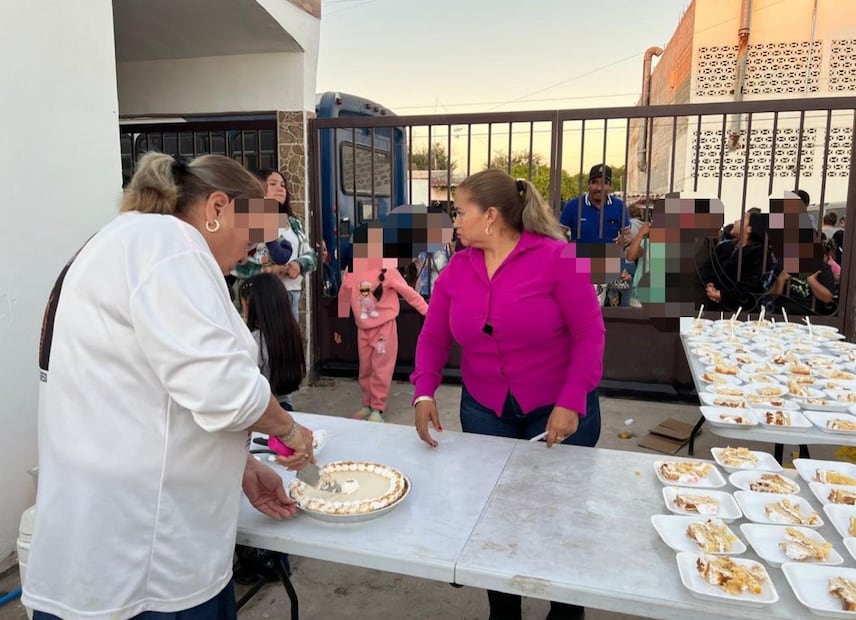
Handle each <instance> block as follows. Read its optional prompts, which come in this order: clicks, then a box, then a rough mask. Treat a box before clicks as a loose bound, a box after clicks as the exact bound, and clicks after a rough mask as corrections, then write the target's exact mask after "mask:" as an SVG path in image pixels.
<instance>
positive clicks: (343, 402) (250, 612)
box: [0, 379, 841, 620]
mask: <svg viewBox="0 0 856 620" xmlns="http://www.w3.org/2000/svg"><path fill="white" fill-rule="evenodd" d="M411 394H412V392H411V388H410V386H409V384H407V383H405V382H395V383H394V384H393V386H392V389H391V393H390V400H389V406H388V411H387V414H386V418H387V423H392V424H405V425H408V426H410V425H412V424H413V417H412V415H413V414H412V409H411V408H410V398H411ZM459 398H460V387H458V386H441V388H440V390H439V391H438V394H437V401H438V405H439V408H440V413H441V416H442V418H443V428H445V429H449V430H460V423H459V421H458V420H457V418H456V415H455V412H456V411H457V407H458V400H459ZM359 400H360V396H359V389H358V387H357V384H356V382H355V381H353V380H350V379H335V380H332V379H331V380H329V381H325V382H323V385H320V386H316V387H305V388H302V389H301V391H300V393H299V394H295V398H294V402H295V405H296V406H297V408H298V409H300V410H303V411H312V412H319V413H327V414H330V415H337V416H350V415H351V414H352V413H353V412H354V411H355V410H356V409H357V408H358V406H359ZM601 410H602V417H603V430H602V433H601V437H600V442H599V444H598V446H599V447H602V448H610V449H615V450H636V451H641V452H648V451H647V450H645V449H643V448H640V447H638V446H637V445H636V443H637V441H638V440H639V438H640V437H642V436H644V435H645V434H647V432H648V430H649V429H651V428H653V427H654V426H656V425H657V424H659V423H660V422H661V421H663V420H665V419H667V418H670V417H672V418H676V419H678V420H682V421H685V422H688V423H695V422H696V421H697V420H698V417H699V413H698V408H697V407H696V406H692V405H684V404H668V403H656V402H648V401H638V400H624V399H618V398H605V397H602V398H601ZM630 419H632V420H633V422H632V423H631V424H629V425H627V424H625V421H627V420H630ZM624 431H629V432H630V433H632V434H633V435H634V436H633V437H632V438H630V439H620V438H619V437H618V434H619V433H622V432H624ZM414 432H415V430H414ZM727 443H728V441H727V440H723V439H721V438H719V437H717V436H716V435H714V434H713V433H711V432H710V431H709V430H707V429H705V430H703V432H702V433H701V434H700V435H699V436H698V439H697V441H696V455H697V456H700V457H702V458H710V448H711V447H715V446H722V445H726V444H727ZM741 444H742V445H746V446H748V447H751V448H754V449H761V450H765V451H769V452H772V446H771V445H769V444H757V443H753V442H745V443H743V442H741ZM793 450H795V447H793V446H788V447H786V448H785V460H786V463H785V464H786V465H787V464H788V463H789V461H790V458H791V455H792V451H793ZM678 454H679V455H681V456H686V455H687V448H686V447H684V448H682V449H681V451H680V452H679V453H678ZM835 456H836V447H835V446H813V447H812V457H813V458H835ZM839 456H841V454H839ZM292 567H293V570H294V575H293V578H292V579H293V582H294V586H295V588H296V589H297V592H298V595H299V597H300V605H301V618H303V619H304V620H351V619H354V620H356V619H360V620H440V619H451V620H458V619H460V620H469V619H473V620H476V619H480V618H487V599H486V596H485V594H484V592H483V591H481V590H477V589H473V588H453V587H451V586H450V585H448V584H445V583H437V582H433V581H426V580H423V579H417V578H413V577H403V576H400V575H395V574H391V573H384V572H381V571H376V570H368V569H362V568H355V567H350V566H344V565H340V564H332V563H329V562H322V561H318V560H313V559H309V558H299V557H293V558H292ZM18 585H19V580H18V573H17V571H15V570H13V571H11V572H9V573H7V574H6V575H4V576H2V577H0V593H3V592H5V591H10V590H13V589H14V588H16V587H17V586H18ZM241 593H242V589H240V588H239V590H238V595H240V594H241ZM548 608H549V605H548V603H546V602H545V601H538V600H533V599H526V600H525V601H524V608H523V609H524V618H525V619H526V620H530V619H531V620H536V619H541V618H544V617H545V616H546V615H547V610H548ZM288 609H289V602H288V597H287V595H286V594H285V592H284V590H283V588H282V586H280V585H279V584H268V585H266V586H265V587H264V588H263V589H262V590H261V592H259V594H257V595H256V597H255V598H254V599H253V600H252V601H251V602H250V603H249V604H248V605H247V606H246V607H245V608H244V609H243V610H242V611H241V614H240V616H241V618H244V619H246V620H257V619H262V618H287V617H288ZM25 618H26V615H25V613H24V609H23V607H22V606H21V605H20V603H18V602H14V603H9V604H7V605H5V606H3V607H0V620H24V619H25ZM586 618H587V619H588V620H630V619H632V618H635V616H628V615H623V614H614V613H609V612H603V611H598V610H589V611H588V612H587V613H586Z"/></svg>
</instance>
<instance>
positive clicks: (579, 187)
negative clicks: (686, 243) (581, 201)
mask: <svg viewBox="0 0 856 620" xmlns="http://www.w3.org/2000/svg"><path fill="white" fill-rule="evenodd" d="M487 167H488V166H486V168H487ZM489 167H490V168H495V169H498V170H505V171H506V172H508V153H506V152H504V151H496V152H495V153H494V154H493V156H491V159H490V166H489ZM610 168H612V191H613V192H621V191H622V189H623V187H624V179H625V174H624V166H610ZM550 171H551V166H550V164H548V163H547V162H546V161H545V157H544V156H543V155H541V154H540V153H532V179H531V181H532V184H533V185H534V186H535V187H536V188H538V191H539V192H541V195H542V196H544V198H545V199H546V200H547V201H549V200H550ZM509 174H511V176H513V177H514V178H515V179H526V178H528V177H529V152H528V151H515V152H513V153H512V154H511V172H510V173H509ZM587 189H588V173H587V172H586V173H583V174H582V175H581V174H579V172H577V173H575V174H573V175H571V174H569V173H568V172H567V171H566V170H564V169H563V170H562V180H561V194H562V201H567V200H569V199H570V198H572V197H573V196H579V195H580V194H582V193H583V192H585V191H586V190H587Z"/></svg>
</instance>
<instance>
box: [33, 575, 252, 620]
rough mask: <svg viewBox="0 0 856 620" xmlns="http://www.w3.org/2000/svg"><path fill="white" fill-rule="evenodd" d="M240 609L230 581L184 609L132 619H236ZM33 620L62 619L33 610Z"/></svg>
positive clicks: (137, 616) (148, 614) (138, 616)
mask: <svg viewBox="0 0 856 620" xmlns="http://www.w3.org/2000/svg"><path fill="white" fill-rule="evenodd" d="M237 617H238V609H237V605H236V603H235V586H234V584H233V583H232V582H231V581H230V582H229V583H228V584H226V587H225V588H223V589H222V590H220V594H218V595H217V596H215V597H214V598H212V599H209V600H207V601H206V602H204V603H202V604H200V605H197V606H196V607H191V608H190V609H185V610H183V611H175V612H163V611H144V612H143V613H141V614H137V615H136V616H134V617H133V618H132V619H131V620H236V619H237ZM33 620H60V618H59V617H58V616H54V615H52V614H47V613H45V612H43V611H37V610H36V611H33Z"/></svg>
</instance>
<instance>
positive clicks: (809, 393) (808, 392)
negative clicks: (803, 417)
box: [787, 385, 827, 408]
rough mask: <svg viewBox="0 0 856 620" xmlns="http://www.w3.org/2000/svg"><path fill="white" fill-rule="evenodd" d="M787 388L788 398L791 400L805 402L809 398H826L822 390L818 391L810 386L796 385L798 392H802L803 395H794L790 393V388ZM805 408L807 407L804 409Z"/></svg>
mask: <svg viewBox="0 0 856 620" xmlns="http://www.w3.org/2000/svg"><path fill="white" fill-rule="evenodd" d="M787 387H788V397H789V398H793V399H794V400H799V401H801V402H805V401H806V400H809V399H811V398H827V396H826V393H825V392H824V391H823V390H818V389H816V388H813V387H812V386H810V385H797V386H796V387H798V388H799V389H800V390H804V391H805V394H795V393H793V392H792V391H791V386H787ZM806 408H807V407H806Z"/></svg>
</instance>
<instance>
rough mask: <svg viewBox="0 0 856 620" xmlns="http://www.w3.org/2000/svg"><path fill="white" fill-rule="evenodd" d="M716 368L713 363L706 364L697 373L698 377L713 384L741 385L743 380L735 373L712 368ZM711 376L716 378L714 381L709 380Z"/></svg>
mask: <svg viewBox="0 0 856 620" xmlns="http://www.w3.org/2000/svg"><path fill="white" fill-rule="evenodd" d="M715 368H716V366H715V365H711V366H707V367H705V369H704V372H703V373H701V374H700V375H699V379H701V380H702V381H703V382H704V383H709V384H714V385H725V384H728V385H741V384H742V383H743V381H741V380H740V378H739V377H738V376H737V374H736V373H735V374H733V375H726V374H722V373H719V372H716V370H714V369H715ZM711 378H713V379H716V380H715V381H713V380H711Z"/></svg>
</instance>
